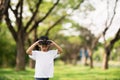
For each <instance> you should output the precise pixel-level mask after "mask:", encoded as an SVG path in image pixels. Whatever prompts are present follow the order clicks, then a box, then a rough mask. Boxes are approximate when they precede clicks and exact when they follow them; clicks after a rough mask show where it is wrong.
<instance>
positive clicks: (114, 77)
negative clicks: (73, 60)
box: [0, 63, 120, 80]
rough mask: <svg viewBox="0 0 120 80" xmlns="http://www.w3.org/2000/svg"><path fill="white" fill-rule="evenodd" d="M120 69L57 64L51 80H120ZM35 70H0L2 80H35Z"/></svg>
mask: <svg viewBox="0 0 120 80" xmlns="http://www.w3.org/2000/svg"><path fill="white" fill-rule="evenodd" d="M119 75H120V69H119V68H113V67H112V68H110V69H108V70H102V69H101V68H98V67H96V68H94V69H90V68H89V66H88V67H85V66H83V65H77V66H73V65H64V64H62V63H55V72H54V78H52V79H50V80H120V76H119ZM33 76H34V69H30V68H27V69H26V71H15V70H14V69H0V80H34V77H33Z"/></svg>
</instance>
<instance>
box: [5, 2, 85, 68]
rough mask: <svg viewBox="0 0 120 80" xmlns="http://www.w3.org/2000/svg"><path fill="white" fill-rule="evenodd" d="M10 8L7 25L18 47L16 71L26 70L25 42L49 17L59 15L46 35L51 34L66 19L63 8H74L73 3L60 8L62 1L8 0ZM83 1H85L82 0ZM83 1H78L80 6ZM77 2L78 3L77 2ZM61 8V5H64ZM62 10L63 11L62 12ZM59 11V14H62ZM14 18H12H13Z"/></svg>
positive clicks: (7, 8)
mask: <svg viewBox="0 0 120 80" xmlns="http://www.w3.org/2000/svg"><path fill="white" fill-rule="evenodd" d="M7 1H8V6H6V10H5V14H4V15H5V21H6V24H7V27H8V29H9V30H10V32H11V34H12V36H13V38H14V40H15V42H16V45H17V56H16V70H24V69H25V48H24V46H25V41H26V40H27V39H28V38H29V34H30V33H32V31H34V30H35V29H37V28H38V27H39V24H40V23H42V22H43V21H45V20H46V19H47V18H48V16H50V14H51V15H53V16H54V15H57V16H58V17H59V19H58V17H57V18H56V16H54V17H55V18H54V19H55V20H56V19H58V20H56V22H55V23H54V24H53V25H52V26H51V27H50V28H49V29H48V31H47V32H46V35H48V34H49V31H50V29H51V28H52V27H53V26H55V25H56V24H57V23H59V21H61V19H62V18H64V16H66V14H65V15H63V14H64V11H65V9H64V8H63V7H66V8H68V7H69V6H67V5H66V4H68V3H71V4H72V6H70V8H72V7H73V6H74V4H73V2H71V1H65V3H64V4H63V3H61V4H59V7H56V6H58V3H59V1H60V0H56V2H54V1H50V2H47V1H43V0H37V1H36V0H33V1H31V0H27V1H25V0H17V1H16V2H15V3H14V2H12V0H7ZM81 1H83V0H81ZM81 1H79V0H77V2H79V4H78V5H77V6H79V5H80V3H81ZM75 2H76V1H75ZM46 4H47V6H46ZM62 4H63V6H62V7H60V5H62ZM24 8H28V9H29V10H27V11H24ZM61 9H62V10H61ZM58 10H60V11H63V12H62V14H61V15H59V14H58V13H56V11H57V12H58ZM60 11H59V12H60ZM25 13H29V14H30V15H27V16H24V15H25ZM11 14H12V15H14V16H11ZM11 17H12V18H11Z"/></svg>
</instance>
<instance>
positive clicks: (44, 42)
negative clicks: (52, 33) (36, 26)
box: [39, 36, 51, 45]
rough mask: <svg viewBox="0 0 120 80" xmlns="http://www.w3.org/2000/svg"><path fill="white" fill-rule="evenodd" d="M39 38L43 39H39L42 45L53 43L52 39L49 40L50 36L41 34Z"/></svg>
mask: <svg viewBox="0 0 120 80" xmlns="http://www.w3.org/2000/svg"><path fill="white" fill-rule="evenodd" d="M39 40H42V41H39V44H40V45H49V44H50V43H51V41H49V38H48V37H47V36H41V37H40V38H39Z"/></svg>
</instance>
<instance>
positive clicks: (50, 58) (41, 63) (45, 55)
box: [26, 36, 62, 80]
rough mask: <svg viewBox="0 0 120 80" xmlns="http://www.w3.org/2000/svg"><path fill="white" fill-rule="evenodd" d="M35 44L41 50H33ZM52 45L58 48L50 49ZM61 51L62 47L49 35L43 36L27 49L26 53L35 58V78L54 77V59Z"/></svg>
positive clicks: (36, 79)
mask: <svg viewBox="0 0 120 80" xmlns="http://www.w3.org/2000/svg"><path fill="white" fill-rule="evenodd" d="M35 46H39V48H40V50H33V49H34V47H35ZM50 46H55V47H56V48H57V49H56V50H49V47H50ZM61 52H62V48H61V47H60V46H59V45H58V44H56V43H55V42H54V41H52V40H49V38H48V37H47V36H41V37H40V39H39V40H38V41H36V42H35V43H33V44H32V45H31V46H30V47H29V48H28V49H27V51H26V53H27V54H29V57H30V58H32V59H33V60H35V75H34V77H35V80H49V78H52V77H53V72H54V59H55V58H56V57H57V56H58V53H61Z"/></svg>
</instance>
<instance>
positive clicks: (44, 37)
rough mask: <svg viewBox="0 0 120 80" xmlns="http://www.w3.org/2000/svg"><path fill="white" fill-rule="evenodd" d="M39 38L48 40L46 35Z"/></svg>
mask: <svg viewBox="0 0 120 80" xmlns="http://www.w3.org/2000/svg"><path fill="white" fill-rule="evenodd" d="M39 40H49V38H48V37H47V36H41V37H40V38H39Z"/></svg>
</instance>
